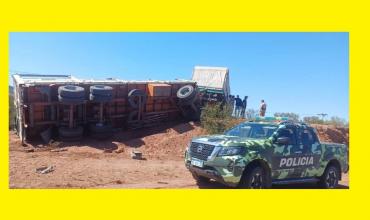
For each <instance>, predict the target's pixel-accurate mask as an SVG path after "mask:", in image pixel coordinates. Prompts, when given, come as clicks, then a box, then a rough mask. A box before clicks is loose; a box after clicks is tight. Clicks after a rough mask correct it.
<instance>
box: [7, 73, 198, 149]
mask: <svg viewBox="0 0 370 220" xmlns="http://www.w3.org/2000/svg"><path fill="white" fill-rule="evenodd" d="M13 82H14V106H15V111H16V112H15V118H14V120H15V127H16V130H17V133H18V135H19V136H20V138H21V140H22V142H23V141H24V140H28V139H32V138H35V137H41V138H42V139H43V140H44V141H46V142H48V141H49V140H50V139H51V138H54V137H56V138H59V139H60V140H62V141H69V140H78V139H80V138H81V137H82V136H84V135H90V136H91V137H94V138H98V139H99V138H101V139H103V138H107V137H109V136H110V135H111V134H112V133H113V131H115V130H119V129H138V128H142V127H149V126H154V125H157V124H159V123H161V122H164V121H169V120H176V119H181V118H185V119H186V120H198V119H199V116H200V108H199V103H198V102H199V98H198V93H197V85H196V82H194V81H189V80H175V81H124V80H118V79H106V80H82V79H78V78H75V77H73V76H70V75H39V74H14V75H13Z"/></svg>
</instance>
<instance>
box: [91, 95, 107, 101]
mask: <svg viewBox="0 0 370 220" xmlns="http://www.w3.org/2000/svg"><path fill="white" fill-rule="evenodd" d="M89 98H90V101H93V102H110V101H112V99H113V97H112V96H110V95H93V94H90V96H89Z"/></svg>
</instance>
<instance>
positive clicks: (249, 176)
mask: <svg viewBox="0 0 370 220" xmlns="http://www.w3.org/2000/svg"><path fill="white" fill-rule="evenodd" d="M239 188H242V189H264V188H267V178H266V173H265V171H264V169H263V168H262V167H260V166H252V167H248V168H247V170H246V171H245V172H244V174H243V176H242V178H241V180H240V183H239Z"/></svg>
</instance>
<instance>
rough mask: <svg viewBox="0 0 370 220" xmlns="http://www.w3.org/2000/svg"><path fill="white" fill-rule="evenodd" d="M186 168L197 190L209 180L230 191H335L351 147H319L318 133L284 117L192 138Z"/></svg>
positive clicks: (335, 145) (338, 145) (332, 145)
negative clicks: (296, 187) (306, 185)
mask: <svg viewBox="0 0 370 220" xmlns="http://www.w3.org/2000/svg"><path fill="white" fill-rule="evenodd" d="M185 165H186V167H187V168H188V169H189V171H190V172H191V173H192V175H193V177H194V178H195V180H196V181H197V183H198V184H204V183H205V182H208V181H209V180H210V179H213V180H215V181H217V182H220V183H223V184H225V185H228V186H231V187H239V188H270V187H271V185H272V184H287V183H297V182H318V183H319V184H320V186H321V187H323V188H336V187H337V185H338V181H339V180H340V179H341V174H342V172H344V173H345V172H347V171H348V147H347V146H346V145H344V144H336V143H323V142H320V140H319V138H318V136H317V133H316V130H315V129H314V128H312V127H311V126H309V125H307V124H304V123H295V122H291V121H289V120H287V119H286V118H281V117H259V118H257V119H256V120H254V121H247V122H243V123H241V124H239V125H237V126H235V127H233V128H231V129H230V130H228V131H226V132H225V133H224V134H222V135H211V136H202V137H197V138H194V139H193V140H192V141H191V143H190V144H189V146H188V147H187V150H186V152H185Z"/></svg>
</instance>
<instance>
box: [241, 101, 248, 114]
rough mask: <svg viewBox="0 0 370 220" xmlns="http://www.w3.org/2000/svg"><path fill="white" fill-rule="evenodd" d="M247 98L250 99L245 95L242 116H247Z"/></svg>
mask: <svg viewBox="0 0 370 220" xmlns="http://www.w3.org/2000/svg"><path fill="white" fill-rule="evenodd" d="M247 99H248V96H244V99H243V106H242V114H241V117H242V118H245V111H246V110H247Z"/></svg>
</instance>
